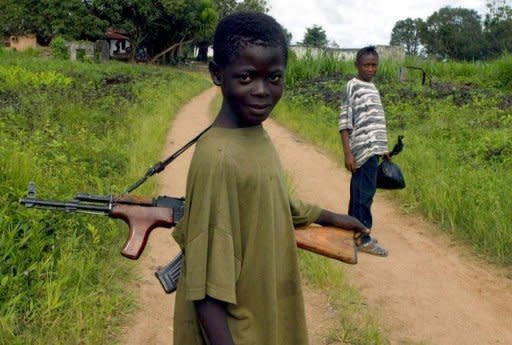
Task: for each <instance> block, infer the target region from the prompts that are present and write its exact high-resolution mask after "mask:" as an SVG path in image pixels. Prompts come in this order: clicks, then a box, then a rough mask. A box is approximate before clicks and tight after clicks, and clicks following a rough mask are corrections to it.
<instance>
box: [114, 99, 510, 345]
mask: <svg viewBox="0 0 512 345" xmlns="http://www.w3.org/2000/svg"><path fill="white" fill-rule="evenodd" d="M215 92H216V89H210V90H208V91H206V92H205V93H203V94H201V95H200V96H198V97H196V98H194V99H193V100H192V101H191V102H190V103H189V104H188V105H186V106H185V107H184V108H183V109H182V110H181V112H180V113H179V114H178V116H177V118H176V120H175V121H174V123H173V125H172V128H171V130H170V132H169V135H168V138H167V142H166V149H165V153H164V155H168V154H171V153H172V152H174V151H175V150H177V149H178V148H179V147H181V146H182V145H183V144H184V143H186V142H187V141H188V140H190V139H191V138H192V137H193V136H195V135H196V134H197V133H199V132H200V131H201V130H202V129H203V128H205V127H206V126H207V125H208V123H209V118H208V116H207V114H208V109H209V107H208V105H209V103H210V101H211V99H212V98H213V96H214V94H215ZM265 128H266V129H267V131H268V132H269V133H270V135H271V137H272V139H273V141H274V143H275V145H276V147H277V148H278V151H279V154H280V156H281V160H282V163H283V166H284V167H285V169H286V170H287V171H288V173H289V175H290V176H291V178H292V180H293V182H294V184H295V186H296V191H297V193H298V195H299V196H300V197H301V198H302V199H304V200H307V201H311V202H314V203H316V204H318V205H320V206H322V207H325V208H328V209H332V210H335V211H338V212H343V213H345V212H346V210H347V203H348V190H347V187H348V185H349V175H348V174H347V173H346V172H345V171H344V169H343V168H342V167H341V166H340V164H338V163H337V162H336V160H335V159H334V158H333V157H332V156H329V155H328V154H325V153H324V152H322V151H321V150H320V149H318V148H316V147H315V146H312V145H310V144H308V143H306V142H304V141H303V140H301V139H300V138H298V137H296V136H295V135H294V134H292V133H290V132H289V131H287V130H285V129H284V128H282V127H280V126H278V125H277V124H275V123H274V122H272V121H271V120H269V121H267V122H265ZM192 152H193V148H192V149H189V151H188V152H186V153H184V154H183V155H182V156H181V157H180V158H178V159H177V160H176V161H175V162H173V163H172V164H171V165H170V166H169V167H168V168H167V169H166V171H165V172H164V173H162V174H161V176H160V193H161V194H166V195H172V196H182V195H184V193H185V181H186V172H187V169H188V164H189V160H190V158H191V155H192ZM374 218H375V219H374V223H375V225H374V229H373V233H374V235H375V236H376V237H377V238H378V239H379V242H380V243H382V244H383V245H384V246H386V247H387V248H388V249H389V251H390V255H389V257H387V258H380V257H375V256H370V255H366V254H360V255H359V263H358V264H357V265H354V266H348V265H347V266H346V269H347V270H348V272H349V274H350V278H351V281H352V282H353V284H354V285H355V286H357V287H358V288H359V289H360V291H361V293H362V295H363V297H364V298H365V299H366V300H367V301H368V306H369V308H371V310H375V311H376V312H378V313H379V316H380V320H381V323H382V326H383V327H384V329H385V331H386V332H387V334H388V336H389V340H390V343H391V344H420V343H421V344H432V345H456V344H465V345H471V344H474V345H483V344H504V345H509V344H512V281H511V280H510V279H507V278H505V277H503V274H501V273H500V272H499V271H498V270H496V269H494V268H492V267H489V266H488V265H485V264H482V263H480V262H477V260H475V259H474V258H473V257H472V256H471V255H470V253H469V251H468V250H467V249H465V248H461V247H460V246H458V245H455V244H453V243H452V242H451V241H450V240H449V238H448V237H447V236H446V235H445V234H443V233H441V232H440V231H439V230H438V229H437V228H436V227H435V226H433V225H431V224H429V223H427V222H425V221H423V220H422V219H421V218H420V217H418V216H414V215H404V214H403V213H401V212H400V210H399V208H398V207H397V205H395V204H394V203H393V202H392V201H389V200H387V199H385V198H384V197H382V195H379V194H378V195H377V197H376V200H375V203H374ZM177 252H178V248H177V245H176V244H175V242H174V241H173V240H172V237H171V236H170V232H169V231H168V230H164V229H157V230H155V231H154V232H153V234H152V236H151V237H150V239H149V245H148V247H147V249H146V251H145V253H144V255H143V257H142V259H140V260H139V261H138V262H137V263H136V264H137V265H140V268H141V272H142V277H143V278H142V279H141V281H139V282H138V283H137V284H136V286H134V288H135V289H136V290H137V291H138V294H139V296H140V298H139V300H140V304H141V309H140V310H139V311H138V312H136V313H135V314H134V315H132V317H131V320H132V323H131V324H130V325H129V326H128V327H127V328H126V330H125V333H124V335H123V338H122V339H121V340H120V343H121V344H126V345H141V344H144V345H153V344H154V345H161V344H162V345H163V344H172V313H173V312H172V310H173V303H174V295H166V294H165V293H164V292H163V290H162V288H161V287H160V285H159V283H158V282H157V280H156V278H154V275H153V272H154V271H155V269H156V268H157V267H158V266H159V265H162V264H165V263H167V262H168V261H169V260H170V259H171V258H172V257H174V255H175V254H176V253H177ZM304 293H305V296H304V297H305V301H306V310H307V317H308V329H309V332H310V338H311V345H322V344H325V340H324V339H325V335H326V334H327V332H328V330H329V329H330V328H331V327H332V325H334V324H335V315H334V312H333V311H332V309H331V308H329V305H328V302H327V299H326V297H325V296H324V295H323V294H321V293H318V292H316V291H312V290H311V289H309V288H308V287H307V286H306V287H305V292H304ZM175 345H184V344H175Z"/></svg>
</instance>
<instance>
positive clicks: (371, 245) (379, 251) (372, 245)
mask: <svg viewBox="0 0 512 345" xmlns="http://www.w3.org/2000/svg"><path fill="white" fill-rule="evenodd" d="M357 249H358V250H359V251H361V252H363V253H368V254H372V255H377V256H388V251H387V250H386V249H384V248H382V247H381V246H379V245H378V244H377V242H375V241H368V242H366V243H363V244H361V245H358V246H357Z"/></svg>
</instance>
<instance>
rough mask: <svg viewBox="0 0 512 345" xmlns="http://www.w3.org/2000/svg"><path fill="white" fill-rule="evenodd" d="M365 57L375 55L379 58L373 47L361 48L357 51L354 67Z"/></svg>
mask: <svg viewBox="0 0 512 345" xmlns="http://www.w3.org/2000/svg"><path fill="white" fill-rule="evenodd" d="M365 55H375V56H376V57H377V58H378V57H379V53H377V49H376V48H375V46H367V47H363V48H361V49H359V50H358V51H357V55H356V65H357V64H359V61H360V60H361V58H362V57H363V56H365Z"/></svg>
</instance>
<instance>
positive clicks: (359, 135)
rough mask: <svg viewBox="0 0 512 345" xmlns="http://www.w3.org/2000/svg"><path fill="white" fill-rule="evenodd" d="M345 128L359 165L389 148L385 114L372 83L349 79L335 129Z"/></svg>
mask: <svg viewBox="0 0 512 345" xmlns="http://www.w3.org/2000/svg"><path fill="white" fill-rule="evenodd" d="M344 129H348V130H349V133H350V140H349V143H350V150H351V151H352V154H353V155H354V158H355V160H356V165H357V167H358V168H359V167H360V166H361V165H363V164H364V163H365V162H366V161H367V160H368V158H370V157H371V156H374V155H382V154H384V153H386V152H388V140H387V135H386V118H385V116H384V108H383V107H382V102H381V100H380V94H379V91H378V90H377V88H376V87H375V85H374V84H373V83H367V82H364V81H362V80H359V79H357V78H353V79H352V80H349V81H348V83H347V86H346V88H345V94H344V97H343V103H342V105H341V111H340V117H339V121H338V130H339V131H342V130H344Z"/></svg>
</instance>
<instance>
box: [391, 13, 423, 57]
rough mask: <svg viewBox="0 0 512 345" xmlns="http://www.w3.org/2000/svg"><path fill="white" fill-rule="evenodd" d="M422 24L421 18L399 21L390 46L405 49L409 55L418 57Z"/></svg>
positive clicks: (392, 33) (394, 28) (392, 34)
mask: <svg viewBox="0 0 512 345" xmlns="http://www.w3.org/2000/svg"><path fill="white" fill-rule="evenodd" d="M422 22H423V21H422V20H421V19H420V18H416V19H411V18H407V19H405V20H399V21H398V22H396V23H395V26H394V27H393V31H392V32H391V41H390V43H389V44H390V45H392V46H400V47H403V48H404V50H405V53H406V54H407V55H418V53H419V47H420V37H419V32H420V29H421V25H422Z"/></svg>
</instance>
